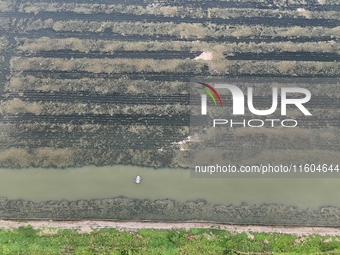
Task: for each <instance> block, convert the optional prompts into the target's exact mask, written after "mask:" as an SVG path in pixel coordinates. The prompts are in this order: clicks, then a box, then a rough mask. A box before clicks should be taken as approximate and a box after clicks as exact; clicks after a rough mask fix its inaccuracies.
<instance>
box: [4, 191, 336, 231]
mask: <svg viewBox="0 0 340 255" xmlns="http://www.w3.org/2000/svg"><path fill="white" fill-rule="evenodd" d="M0 205H1V208H0V218H1V219H52V220H81V219H112V220H129V221H131V220H132V221H133V220H137V221H138V220H150V221H209V222H216V223H231V224H263V225H303V226H340V219H339V216H338V215H339V214H340V208H338V207H322V208H319V209H316V210H313V209H301V208H299V207H296V206H286V205H282V204H262V205H247V204H245V203H243V204H241V205H239V206H236V205H214V204H209V203H207V202H206V201H205V200H196V201H188V202H185V203H178V202H176V201H175V200H170V199H162V200H149V199H132V198H126V197H116V198H108V199H94V200H77V201H47V202H42V203H34V202H31V201H25V200H9V199H7V198H1V199H0Z"/></svg>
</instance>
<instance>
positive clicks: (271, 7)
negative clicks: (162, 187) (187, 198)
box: [0, 0, 340, 225]
mask: <svg viewBox="0 0 340 255" xmlns="http://www.w3.org/2000/svg"><path fill="white" fill-rule="evenodd" d="M339 11H340V5H339V3H338V1H337V0H327V1H324V0H319V1H316V0H310V1H300V0H290V1H283V0H282V1H281V0H268V1H260V2H259V1H253V0H247V1H238V0H230V1H223V0H219V1H204V2H202V1H194V0H192V1H186V0H185V1H184V0H178V1H161V2H160V1H156V2H155V1H149V0H143V1H136V0H127V1H124V3H120V4H117V3H116V1H101V0H98V1H95V2H93V3H91V4H89V3H88V2H87V1H83V0H81V1H73V0H58V1H53V2H49V1H43V0H42V1H38V2H31V1H28V0H6V1H2V2H1V3H0V34H1V37H0V53H1V56H0V167H6V168H25V167H30V166H34V167H60V168H66V167H71V168H72V167H76V166H77V167H79V166H85V165H97V166H102V165H113V164H126V165H127V164H132V165H138V166H151V167H155V168H160V167H173V168H178V167H180V168H188V167H189V165H190V158H189V156H190V155H189V150H188V149H190V148H193V149H199V148H201V149H202V147H200V146H201V145H200V144H199V143H192V144H191V143H189V144H186V147H185V148H184V147H183V146H182V145H180V144H178V142H180V141H183V140H185V139H187V137H188V136H189V135H193V132H194V131H195V132H196V131H197V130H193V129H191V128H190V125H192V124H193V123H194V122H195V116H191V115H190V114H191V113H192V112H191V111H192V109H193V108H194V109H196V113H197V115H199V106H200V98H199V95H198V94H197V95H194V96H193V95H191V96H190V94H189V93H190V86H192V84H191V83H190V81H191V80H192V79H193V78H196V79H197V77H204V78H205V79H208V77H211V78H213V79H216V78H220V79H225V80H227V79H243V78H246V77H248V78H249V77H250V78H254V79H255V78H268V79H272V81H273V82H272V83H275V84H276V85H277V86H278V87H284V86H288V85H287V84H289V85H290V86H293V87H294V86H299V85H300V84H301V83H303V85H304V86H305V87H307V88H308V89H309V90H310V91H311V92H312V94H313V98H312V100H311V101H310V102H309V104H308V107H309V108H310V109H311V111H312V113H313V118H312V119H308V120H306V118H304V117H303V116H301V115H299V113H298V112H297V111H294V110H291V111H290V117H294V118H296V119H297V120H298V121H299V122H301V125H300V126H299V129H297V130H295V131H292V132H291V133H289V135H287V134H285V133H284V132H282V130H281V129H275V130H269V131H268V130H266V129H265V130H257V131H256V132H255V131H254V132H249V130H246V129H238V128H236V129H233V130H227V131H225V132H221V133H216V132H213V131H211V130H210V131H209V130H208V131H207V132H203V131H202V132H200V133H199V137H200V139H201V141H202V143H204V144H205V146H206V147H205V148H208V147H209V148H211V152H210V154H211V155H212V156H216V150H217V149H216V148H220V147H223V148H224V149H225V151H224V154H225V155H224V156H225V157H226V158H227V161H226V162H228V163H232V164H241V163H242V164H247V163H252V164H260V163H261V162H263V161H265V162H277V161H278V158H279V157H281V158H282V157H284V158H285V159H289V160H291V161H292V162H294V163H297V164H299V163H301V162H310V161H311V160H312V159H313V160H315V161H317V162H318V163H323V161H327V162H329V163H333V164H336V163H338V154H339V150H340V147H339V144H340V143H339V142H340V131H339V124H340V118H339V102H340V101H339V97H340V89H339V88H340V84H339V81H338V78H339V75H340V64H339V59H340V42H339V37H340V19H339V17H340V16H339ZM278 78H280V79H281V78H285V79H288V82H287V81H283V80H280V79H279V80H278ZM290 78H301V79H302V78H303V79H305V80H304V81H303V82H301V80H300V81H296V80H294V81H293V80H289V79H290ZM310 79H316V80H317V81H313V82H312V83H310ZM249 84H252V85H251V86H254V87H255V90H256V88H257V89H258V90H256V97H255V99H254V100H255V101H254V102H255V105H260V104H265V105H266V106H270V100H271V97H270V95H268V94H267V92H266V90H265V89H263V88H264V86H263V84H262V83H261V82H253V83H248V85H249ZM240 86H243V88H245V87H247V83H243V84H242V85H240ZM226 101H227V103H226V105H225V106H227V107H229V106H231V104H230V103H228V102H229V101H230V100H229V99H228V100H226ZM209 105H212V102H209ZM192 107H193V108H192ZM211 109H212V108H211ZM223 110H224V111H225V112H226V113H227V114H231V111H230V109H226V108H223ZM219 111H220V109H214V110H212V112H213V113H216V114H219ZM224 114H225V113H224ZM247 117H253V116H252V115H249V114H248V115H247ZM197 132H198V131H197ZM174 142H175V143H174ZM202 143H201V144H202ZM221 156H223V155H221ZM197 157H198V158H200V157H201V155H198V156H197ZM202 158H203V157H202ZM205 159H206V158H205ZM339 163H340V162H339ZM1 204H2V208H3V209H1V210H0V217H1V218H53V219H75V218H76V219H83V218H87V219H88V218H100V219H105V218H110V219H124V220H125V219H129V220H133V219H136V220H137V219H138V220H140V219H149V220H164V219H167V220H208V221H219V222H232V223H261V224H295V223H298V224H300V225H340V224H339V220H338V216H337V214H338V213H339V212H338V210H339V209H338V208H332V207H327V208H326V209H325V208H324V209H320V210H319V211H307V210H302V209H299V208H294V207H289V206H284V205H273V204H271V205H258V206H255V207H252V206H247V205H244V206H233V205H228V206H227V205H211V204H207V203H205V202H204V201H196V202H187V203H184V204H179V203H177V202H175V201H171V200H164V201H163V200H159V201H150V200H147V199H146V200H134V199H128V198H112V199H111V198H108V199H105V200H93V201H73V202H67V201H63V202H61V201H50V202H46V203H42V204H35V203H33V202H30V201H16V200H15V201H14V200H13V201H11V200H7V199H5V198H4V199H3V200H2V201H1ZM4 208H5V209H4ZM90 208H92V209H90Z"/></svg>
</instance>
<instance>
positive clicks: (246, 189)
mask: <svg viewBox="0 0 340 255" xmlns="http://www.w3.org/2000/svg"><path fill="white" fill-rule="evenodd" d="M136 175H140V176H141V177H142V183H141V184H135V183H134V177H135V176H136ZM339 182H340V179H338V178H336V179H316V178H314V179H301V178H297V179H293V178H290V179H267V178H264V179H249V178H245V179H234V178H232V179H227V178H221V179H217V178H212V179H204V178H203V179H202V178H190V174H189V171H188V170H183V169H170V168H164V169H157V170H155V169H153V168H145V167H136V166H122V165H116V166H106V167H96V166H87V167H82V168H69V169H44V168H27V169H0V197H5V198H8V199H23V200H28V201H33V202H43V201H49V200H69V201H72V200H80V199H85V200H87V199H100V198H113V197H117V196H125V197H128V198H137V199H151V200H154V199H165V198H169V199H173V200H176V201H178V202H186V201H191V200H197V199H205V200H207V202H208V203H212V204H224V205H229V204H233V205H240V204H241V203H242V202H245V203H247V204H250V205H254V204H257V205H259V204H264V203H265V204H267V203H268V204H269V203H280V204H285V205H293V206H298V207H300V208H308V207H309V208H319V207H320V206H340V192H339V191H340V185H339Z"/></svg>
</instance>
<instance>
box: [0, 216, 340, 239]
mask: <svg viewBox="0 0 340 255" xmlns="http://www.w3.org/2000/svg"><path fill="white" fill-rule="evenodd" d="M27 225H31V226H32V227H33V228H35V229H37V228H57V229H78V231H79V232H80V233H88V232H91V231H92V229H98V228H105V227H108V228H117V229H120V230H137V229H142V228H152V229H186V230H188V229H190V228H211V227H213V228H219V229H223V230H228V231H230V232H235V233H240V232H265V233H283V234H294V235H298V236H300V235H311V234H320V235H332V236H335V235H339V236H340V228H331V227H282V226H278V227H276V226H247V225H244V226H240V225H224V224H213V223H194V222H187V223H178V222H176V223H175V222H174V223H171V222H169V223H163V222H133V221H131V222H117V221H22V222H19V221H7V220H0V228H2V229H11V228H18V227H20V226H27Z"/></svg>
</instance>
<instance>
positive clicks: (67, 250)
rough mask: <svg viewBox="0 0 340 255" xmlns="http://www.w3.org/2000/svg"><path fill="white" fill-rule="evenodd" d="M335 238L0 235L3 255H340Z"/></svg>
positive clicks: (195, 232)
mask: <svg viewBox="0 0 340 255" xmlns="http://www.w3.org/2000/svg"><path fill="white" fill-rule="evenodd" d="M339 238H340V237H337V236H320V235H302V236H295V235H290V234H278V233H272V234H271V233H231V232H228V231H225V230H220V229H218V228H214V227H212V228H210V229H197V228H196V229H190V230H187V231H186V230H152V229H142V230H138V231H119V230H116V229H108V228H104V229H100V230H98V229H93V230H92V231H91V232H89V233H83V232H81V231H77V230H59V231H58V230H57V229H55V228H53V229H38V230H35V229H33V228H32V227H31V226H29V225H28V226H26V227H19V228H18V229H13V230H11V231H7V230H0V253H1V254H3V255H7V254H8V255H12V254H17V255H21V254H22V255H30V254H32V255H39V254H44V255H52V254H53V255H54V254H55V255H73V254H74V255H76V254H82V255H87V254H88V255H96V254H101V255H105V254H117V255H118V254H120V255H125V254H150V255H153V254H169V255H170V254H182V255H184V254H186V255H189V254H192V255H196V254H202V255H204V254H207V255H208V254H225V255H243V254H249V255H266V254H287V255H288V254H291V255H292V254H319V255H321V254H329V255H335V254H340V242H339Z"/></svg>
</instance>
